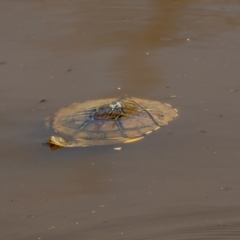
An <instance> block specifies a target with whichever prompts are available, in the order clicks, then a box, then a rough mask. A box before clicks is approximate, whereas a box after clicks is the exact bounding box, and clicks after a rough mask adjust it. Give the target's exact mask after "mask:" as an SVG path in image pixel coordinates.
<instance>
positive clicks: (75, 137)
mask: <svg viewBox="0 0 240 240" xmlns="http://www.w3.org/2000/svg"><path fill="white" fill-rule="evenodd" d="M176 116H177V110H176V109H174V108H172V107H171V106H170V105H168V104H164V103H161V102H157V101H150V100H145V99H139V98H130V97H123V98H119V99H117V98H111V99H102V100H94V101H87V102H83V103H74V104H72V105H70V106H69V107H66V108H62V109H60V110H59V111H58V112H57V113H56V116H55V118H54V121H53V128H54V129H55V131H56V132H57V133H59V134H62V135H64V136H66V139H65V137H64V138H63V137H58V136H51V137H50V138H49V140H48V143H49V144H50V145H55V146H58V147H86V146H94V145H110V144H118V143H129V142H134V141H138V140H140V139H142V138H143V137H144V136H145V135H147V134H149V133H151V132H152V131H153V130H157V129H159V128H160V127H161V126H163V125H166V124H168V122H169V121H171V120H173V119H174V118H175V117H176Z"/></svg>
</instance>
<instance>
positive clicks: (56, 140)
mask: <svg viewBox="0 0 240 240" xmlns="http://www.w3.org/2000/svg"><path fill="white" fill-rule="evenodd" d="M48 144H50V145H54V146H58V147H60V148H61V147H66V146H68V145H69V141H68V140H67V139H64V138H62V137H58V136H51V137H50V138H49V139H48Z"/></svg>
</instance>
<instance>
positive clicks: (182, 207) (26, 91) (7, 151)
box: [0, 0, 240, 240]
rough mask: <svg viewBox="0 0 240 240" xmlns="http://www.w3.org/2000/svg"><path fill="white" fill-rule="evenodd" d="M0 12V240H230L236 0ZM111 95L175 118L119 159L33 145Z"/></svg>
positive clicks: (235, 162) (75, 3)
mask: <svg viewBox="0 0 240 240" xmlns="http://www.w3.org/2000/svg"><path fill="white" fill-rule="evenodd" d="M0 6H1V7H0V20H1V24H0V31H1V39H0V46H1V48H0V53H1V54H0V93H1V95H0V98H1V101H0V112H1V119H0V128H1V135H0V139H1V146H0V153H1V158H0V159H1V169H0V172H1V174H0V182H1V185H0V186H1V198H0V204H1V211H0V236H1V239H5V240H15V239H16V240H30V239H31V240H32V239H52V240H54V239H56V240H61V239H62V240H64V239H70V240H75V239H76V240H77V239H92V240H95V239H96V240H98V239H99V240H100V239H104V240H107V239H109V240H117V239H128V240H129V239H131V240H146V239H150V240H155V239H156V240H158V239H166V240H176V239H177V240H188V239H189V240H190V239H191V240H194V239H206V240H207V239H208V240H209V239H224V240H230V239H239V235H240V217H239V214H238V212H239V210H240V205H239V199H240V194H239V189H240V185H239V183H240V178H239V169H240V162H239V134H240V130H239V120H240V114H239V105H240V104H239V103H240V95H239V93H240V92H239V91H240V89H239V88H240V85H239V77H240V71H239V67H240V48H239V38H240V34H239V33H240V31H239V30H240V28H239V24H240V17H239V16H240V14H239V13H240V4H239V1H237V0H228V1H227V0H223V1H217V0H201V1H200V0H191V1H190V0H181V1H180V0H179V1H176V0H175V1H173V0H166V1H164V0H155V1H154V0H152V1H147V0H146V1H113V0H112V1H107V0H103V1H101V2H100V1H85V0H69V1H64V0H58V1H56V0H52V1H40V0H35V1H33V0H31V1H30V0H19V1H12V0H8V1H6V0H2V1H1V4H0ZM124 95H129V96H135V97H140V98H146V99H152V100H158V101H161V102H167V103H170V104H171V105H173V106H174V107H176V108H177V109H178V110H179V115H180V116H179V117H178V118H177V119H176V120H174V121H173V122H171V123H170V124H169V125H168V126H165V127H163V128H161V129H160V130H159V131H157V132H155V133H153V134H152V135H149V136H148V137H146V138H145V139H144V140H142V141H140V142H136V143H133V144H126V145H122V146H121V147H122V150H121V151H115V150H113V146H104V147H90V148H74V149H62V150H58V151H51V150H50V149H49V148H47V147H45V146H44V145H43V143H44V142H45V141H46V139H48V137H49V136H50V135H51V134H53V130H52V129H51V128H46V127H45V125H44V119H45V118H46V117H49V116H50V117H53V116H54V113H55V112H56V111H57V110H58V109H59V108H61V107H64V106H67V105H69V104H71V103H73V102H82V101H86V100H91V99H99V98H108V97H121V96H124Z"/></svg>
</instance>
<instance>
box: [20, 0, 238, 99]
mask: <svg viewBox="0 0 240 240" xmlns="http://www.w3.org/2000/svg"><path fill="white" fill-rule="evenodd" d="M25 1H27V0H25ZM31 2H32V1H31ZM35 2H36V3H38V9H39V10H41V11H42V12H43V15H42V16H40V17H39V18H40V19H42V23H44V26H45V27H44V35H43V36H40V35H39V36H37V38H35V39H38V40H37V41H39V44H40V45H41V46H42V47H50V48H51V50H52V51H54V52H58V51H88V52H91V51H94V52H98V51H100V50H102V49H105V50H106V48H108V49H110V50H111V51H110V54H109V56H108V57H107V58H108V59H109V60H110V61H111V65H110V64H109V67H111V71H110V72H109V71H108V72H107V73H106V75H107V76H106V77H108V78H109V81H111V79H112V78H114V79H116V80H119V82H120V83H119V85H120V86H121V89H123V90H124V91H125V92H124V94H129V95H139V94H141V93H143V92H145V93H146V92H150V91H151V90H154V87H156V86H157V85H159V84H160V83H161V82H162V81H163V80H164V76H163V71H162V69H161V66H160V64H159V60H158V61H156V59H157V58H158V59H164V55H163V54H164V53H162V54H161V51H160V50H161V49H165V48H166V47H172V46H174V45H176V44H179V43H184V42H185V43H186V42H187V39H188V38H190V40H193V39H194V40H195V41H197V39H199V38H200V37H205V38H206V37H209V35H211V36H212V35H216V33H217V32H220V31H224V29H226V26H227V27H229V26H233V27H234V26H236V25H239V16H236V15H233V16H232V15H231V12H229V11H228V10H227V7H228V4H229V5H230V7H231V6H232V5H233V4H234V3H236V4H237V1H202V0H201V1H200V0H178V1H177V0H155V1H141V2H139V1H138V2H137V3H136V2H134V1H126V2H122V1H121V2H115V1H108V0H103V1H101V4H100V3H99V2H98V1H77V0H72V1H69V2H68V4H66V2H65V1H63V0H62V1H39V0H35ZM206 6H209V8H208V9H207V10H206ZM53 16H54V18H53ZM46 30H48V31H49V32H48V34H46ZM34 34H35V36H36V35H37V34H39V33H38V32H35V33H34ZM99 61H101V60H100V59H99Z"/></svg>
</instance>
